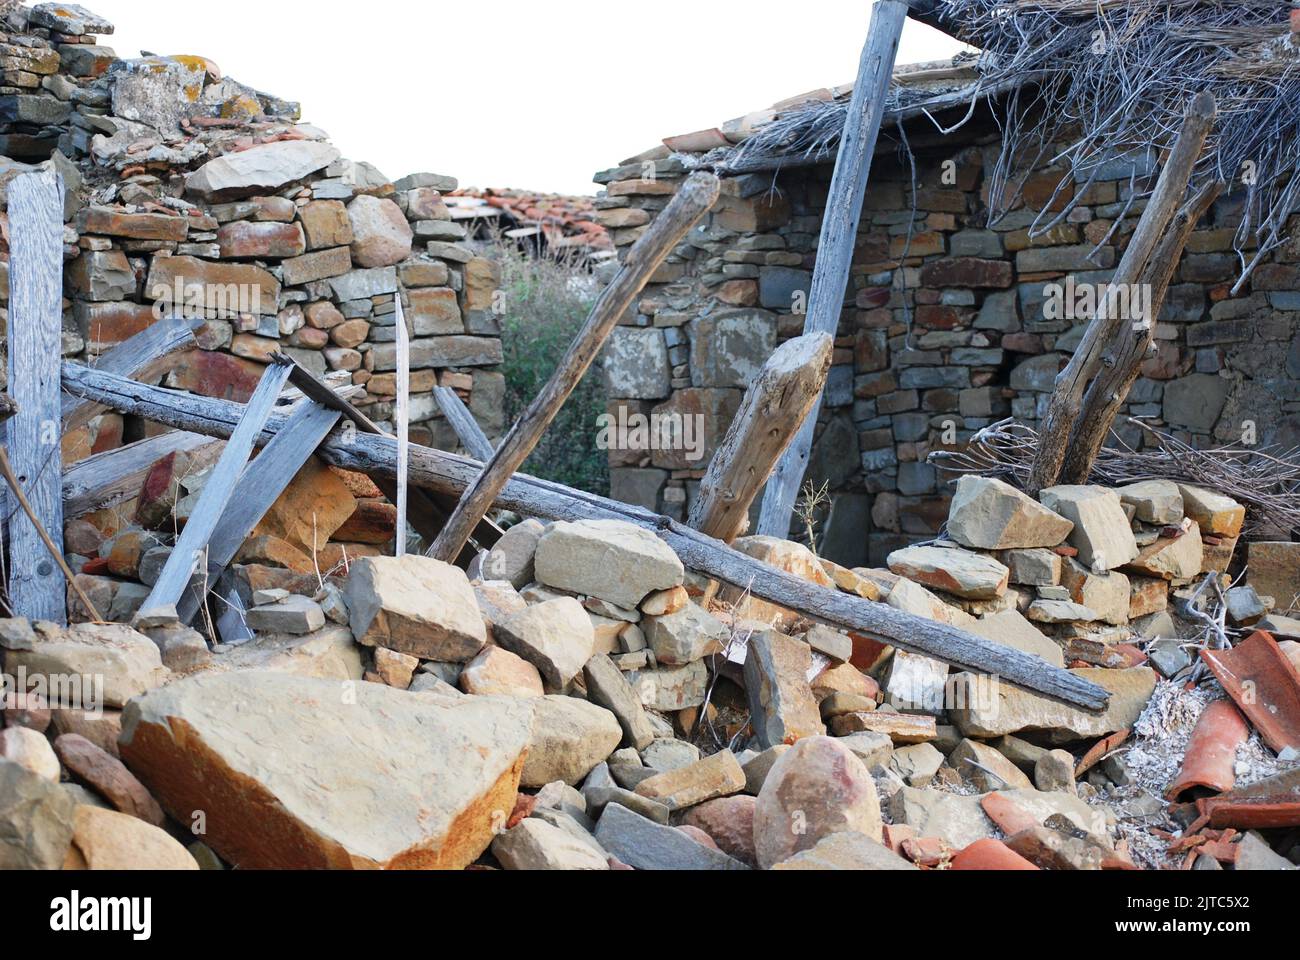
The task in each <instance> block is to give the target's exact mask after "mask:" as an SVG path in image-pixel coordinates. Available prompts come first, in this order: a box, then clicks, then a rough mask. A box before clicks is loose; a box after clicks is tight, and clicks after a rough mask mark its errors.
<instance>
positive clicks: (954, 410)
mask: <svg viewBox="0 0 1300 960" xmlns="http://www.w3.org/2000/svg"><path fill="white" fill-rule="evenodd" d="M917 132H918V133H920V130H919V128H918V131H917ZM713 133H714V134H716V136H715V137H714V138H712V139H708V138H705V139H706V140H707V142H706V143H704V144H703V146H704V148H706V149H707V148H711V147H716V146H718V145H719V142H721V143H726V140H725V139H723V137H722V134H721V133H720V132H718V131H713ZM681 139H682V138H670V140H669V141H667V143H671V144H673V145H674V146H678V148H679V149H685V150H692V149H699V147H694V146H689V145H688V146H685V147H681V146H680V145H679V143H678V141H680V140H681ZM687 139H689V138H687ZM931 139H933V138H931ZM996 141H997V133H996V128H995V127H994V125H993V124H992V122H991V120H989V119H988V117H987V114H985V115H984V119H983V120H978V119H977V120H976V121H973V122H972V123H970V124H968V125H967V126H965V127H963V128H962V129H961V130H960V131H959V132H957V133H955V134H953V135H951V136H949V137H948V138H947V139H946V140H945V141H943V142H942V143H941V144H940V145H939V146H937V147H927V148H926V149H924V150H919V149H918V152H917V154H916V181H915V189H913V181H912V172H911V168H910V165H909V163H908V161H907V158H906V157H903V158H902V159H901V160H900V158H899V156H898V155H897V152H896V151H893V150H888V151H882V152H880V153H879V154H878V155H877V157H876V160H875V163H874V166H873V168H872V172H871V182H870V186H869V188H868V193H867V198H866V203H865V210H864V214H863V220H862V226H861V230H860V235H859V238H858V246H857V250H856V253H855V256H854V261H853V270H852V286H851V289H850V290H849V291H848V296H847V298H846V308H845V310H844V312H843V314H842V317H841V321H840V326H839V330H838V334H837V338H836V341H835V348H836V349H835V355H834V366H833V367H832V370H831V374H830V379H829V382H828V384H827V390H826V402H825V405H824V407H823V409H822V411H821V415H820V421H819V428H818V435H817V442H816V446H815V447H814V451H813V457H812V464H811V467H810V470H809V478H810V479H811V480H813V481H814V482H816V483H818V484H820V483H821V482H822V481H827V482H829V484H830V489H831V491H832V492H833V493H834V498H833V504H832V506H831V508H830V517H829V522H828V523H827V524H826V526H825V533H826V543H825V544H824V545H823V548H822V549H823V552H824V553H825V554H826V555H827V556H830V557H831V558H833V559H836V560H838V561H840V562H842V563H845V564H850V565H853V564H861V563H871V564H875V565H879V564H881V563H883V562H884V559H885V557H886V556H887V555H888V554H889V553H890V552H891V551H893V550H895V549H898V548H899V547H901V546H904V545H905V544H907V543H909V542H914V541H917V540H921V539H928V538H931V537H932V536H933V535H934V534H935V532H936V531H937V530H938V529H939V527H940V525H941V524H942V523H943V521H944V518H945V517H946V516H947V515H948V504H949V501H950V499H951V489H950V487H949V486H947V485H946V484H945V482H944V478H942V477H940V476H936V472H935V470H934V468H933V467H931V466H930V465H928V464H927V463H926V457H927V455H928V454H929V453H930V452H931V451H934V450H936V449H940V448H954V447H958V446H959V445H961V444H963V443H965V442H966V441H967V440H968V439H969V438H970V436H971V435H972V434H973V432H974V431H976V430H978V429H979V428H981V427H984V426H986V425H988V424H991V423H994V422H996V421H998V420H1001V419H1003V418H1006V417H1014V418H1016V420H1018V421H1020V422H1024V423H1028V424H1030V425H1033V426H1036V425H1037V421H1038V418H1039V417H1040V416H1041V414H1042V412H1043V410H1044V409H1045V404H1046V401H1047V398H1048V395H1049V392H1050V391H1051V389H1052V386H1053V381H1054V378H1055V376H1056V374H1057V372H1058V371H1059V370H1060V369H1061V367H1062V366H1063V365H1064V362H1065V360H1066V357H1067V356H1068V354H1069V353H1070V352H1071V351H1072V350H1073V349H1074V348H1075V346H1076V345H1077V344H1078V342H1079V340H1080V337H1081V336H1082V333H1083V330H1084V327H1085V324H1086V319H1085V317H1084V315H1082V314H1081V313H1080V314H1078V315H1077V316H1073V317H1072V316H1070V315H1069V313H1070V311H1069V310H1068V307H1069V304H1070V303H1074V304H1075V305H1076V306H1077V305H1078V302H1079V301H1078V300H1077V296H1078V293H1077V291H1079V290H1080V289H1083V288H1084V286H1086V285H1089V284H1099V283H1104V282H1106V281H1107V280H1109V278H1110V276H1111V274H1112V272H1113V268H1114V267H1115V265H1116V263H1117V261H1118V259H1119V257H1120V256H1121V255H1122V252H1123V249H1124V246H1125V243H1126V242H1127V239H1128V237H1129V235H1130V234H1131V231H1132V229H1133V227H1134V226H1135V224H1136V221H1137V218H1138V216H1139V215H1140V213H1141V209H1142V204H1141V203H1136V204H1134V205H1133V208H1132V209H1131V210H1130V211H1129V216H1128V218H1127V219H1126V220H1124V222H1123V223H1122V225H1121V226H1119V227H1118V228H1117V229H1113V228H1115V224H1116V222H1117V220H1118V219H1119V217H1120V215H1121V212H1122V211H1123V210H1124V208H1125V207H1126V205H1127V204H1128V201H1129V197H1130V193H1131V188H1130V180H1131V178H1132V176H1133V175H1134V174H1136V176H1137V177H1138V178H1143V177H1145V176H1146V175H1148V174H1149V173H1151V172H1152V170H1153V169H1154V160H1153V161H1152V163H1150V164H1144V165H1141V168H1140V169H1137V170H1134V164H1133V163H1132V161H1126V162H1116V163H1114V164H1112V168H1111V169H1108V170H1106V171H1105V173H1106V176H1105V177H1104V178H1103V179H1099V180H1098V181H1096V182H1094V183H1093V184H1092V185H1091V186H1089V187H1088V188H1087V196H1086V197H1085V198H1083V200H1084V204H1083V205H1082V206H1080V207H1079V208H1078V209H1077V210H1075V211H1073V212H1072V213H1071V215H1070V216H1069V217H1068V218H1067V219H1066V220H1065V221H1064V222H1062V223H1060V224H1058V225H1056V226H1054V227H1052V228H1051V229H1050V230H1048V231H1047V232H1046V233H1045V234H1044V235H1041V236H1038V237H1036V238H1031V237H1030V236H1029V231H1028V228H1029V226H1030V223H1031V222H1032V221H1033V220H1034V219H1035V217H1036V215H1037V213H1038V212H1039V211H1040V210H1041V209H1042V208H1044V207H1050V208H1052V209H1059V205H1060V203H1061V195H1058V194H1057V193H1056V191H1057V186H1058V184H1062V183H1063V187H1062V195H1072V194H1073V193H1074V191H1082V190H1084V184H1082V183H1076V181H1075V178H1074V177H1073V176H1071V175H1070V173H1069V171H1067V170H1062V169H1035V170H1029V171H1025V172H1024V173H1023V174H1022V178H1023V184H1024V188H1023V200H1022V201H1021V202H1020V203H1019V204H1018V205H1017V206H1016V207H1015V208H1014V209H1012V210H1011V211H1010V212H1009V213H1008V214H1007V215H1006V216H1005V217H1003V218H1002V219H1001V220H1000V221H998V222H996V223H993V224H990V223H989V222H988V219H989V214H988V196H987V187H986V180H985V170H986V168H987V167H989V166H990V165H991V164H992V163H993V162H994V160H995V159H996V157H997V146H998V145H997V142H996ZM914 142H918V141H917V140H916V139H914ZM1044 152H1045V154H1046V155H1048V156H1050V155H1052V154H1053V153H1054V152H1055V151H1054V150H1052V149H1050V148H1049V149H1047V150H1045V151H1044ZM691 159H692V158H691V157H690V156H689V155H684V154H682V153H673V152H671V151H670V149H669V146H667V145H665V146H661V147H658V148H655V149H653V150H650V151H647V152H646V153H644V154H642V155H640V156H637V157H633V158H630V159H629V160H627V161H625V162H624V163H623V164H622V165H620V166H619V167H615V168H613V169H610V170H606V171H603V172H601V173H599V174H597V175H596V177H595V179H596V181H597V182H598V183H600V184H602V185H603V186H604V192H603V194H602V195H601V196H600V197H599V199H598V201H597V207H598V209H599V210H600V211H601V214H600V215H601V218H602V221H603V222H604V223H605V224H606V226H608V227H609V228H610V229H611V233H612V236H613V239H614V242H615V244H616V245H617V247H618V249H619V251H620V252H622V253H626V251H627V250H628V249H629V247H630V245H631V244H632V243H633V242H635V240H636V239H637V237H638V236H640V234H641V233H642V232H643V231H644V230H645V229H646V225H647V224H648V223H649V222H650V221H651V220H652V219H653V218H654V216H655V215H656V214H657V213H658V212H659V211H660V210H662V209H663V208H664V206H665V205H666V204H667V202H668V200H669V199H670V198H671V196H672V194H673V193H674V191H675V190H676V187H677V185H678V184H679V183H680V182H681V181H682V179H683V178H684V176H685V175H686V173H687V170H688V166H689V164H690V161H691ZM832 170H833V168H832V165H831V164H829V163H827V164H822V165H818V166H810V167H796V168H787V169H785V170H783V171H781V172H780V173H778V174H775V175H774V174H770V173H766V174H758V175H751V176H745V177H738V178H733V179H729V180H727V181H726V182H725V183H724V189H723V195H722V197H721V199H720V200H719V202H718V205H717V207H716V208H715V210H714V211H713V213H712V214H711V216H710V217H709V218H707V219H706V220H705V221H703V222H702V224H701V225H700V226H699V227H698V228H697V229H696V230H695V231H694V232H693V233H692V234H691V235H690V237H689V238H688V240H687V241H686V242H685V243H683V244H682V245H681V246H680V247H679V248H678V249H677V250H676V251H675V252H674V254H673V255H672V256H670V257H669V260H668V262H667V263H665V264H664V266H663V267H662V269H661V270H660V271H659V273H658V275H657V276H656V277H655V278H654V283H652V284H651V285H650V286H649V287H648V288H647V289H646V290H645V292H644V294H643V296H642V298H641V300H640V302H639V303H638V305H637V306H636V308H635V310H634V311H632V312H630V313H629V315H628V316H627V317H626V318H624V320H623V326H622V327H621V328H620V330H619V331H618V333H616V335H615V340H614V344H613V346H612V348H611V349H610V351H609V352H608V357H607V361H606V365H605V372H606V376H607V382H608V387H609V395H610V397H611V398H614V399H611V401H610V403H611V408H614V409H616V408H617V407H619V406H625V407H627V408H629V409H631V410H634V411H637V412H645V413H649V412H651V411H660V412H666V411H673V410H680V411H683V412H687V411H689V412H703V413H705V414H706V415H707V420H706V424H707V444H706V446H707V447H708V449H710V450H711V449H712V448H713V447H714V446H715V445H716V443H717V441H718V439H720V438H721V436H722V435H723V434H724V433H725V431H726V428H727V426H728V422H729V419H730V417H731V416H732V414H733V413H734V411H735V409H736V404H737V403H738V401H739V398H740V396H741V394H742V392H743V390H744V388H745V387H746V385H747V384H748V382H749V381H750V379H751V378H752V377H753V374H754V372H755V371H757V370H758V369H759V368H760V366H761V365H762V363H763V362H764V360H765V358H766V357H767V356H768V355H769V354H770V353H771V351H772V349H773V347H774V345H775V344H777V343H779V342H781V341H783V340H785V339H787V338H789V337H793V336H796V335H797V334H799V333H800V332H801V329H802V325H803V319H804V318H803V311H804V309H805V308H806V302H807V291H808V289H809V287H810V285H811V277H812V269H813V265H814V263H815V259H816V246H817V242H818V237H819V233H820V230H821V218H822V214H823V211H824V207H825V203H826V196H827V192H828V188H829V183H830V179H831V175H832ZM773 188H775V189H773ZM1240 211H1241V198H1240V196H1238V195H1230V196H1227V197H1226V198H1224V199H1222V200H1220V202H1219V203H1217V204H1216V205H1215V207H1214V208H1213V210H1212V211H1211V213H1210V214H1209V216H1208V217H1207V218H1206V220H1205V221H1204V222H1203V223H1201V224H1200V225H1199V226H1198V227H1197V229H1196V231H1195V232H1194V233H1193V234H1192V238H1191V242H1190V243H1189V244H1188V247H1187V253H1186V255H1185V257H1184V259H1183V261H1182V263H1181V265H1180V266H1179V269H1178V273H1177V275H1176V277H1175V280H1174V283H1173V286H1172V288H1171V290H1170V292H1169V297H1168V300H1167V302H1166V305H1165V308H1164V311H1163V313H1162V314H1161V315H1160V317H1159V318H1158V326H1157V331H1156V340H1157V345H1158V352H1157V353H1156V355H1155V356H1153V357H1152V358H1151V359H1149V360H1148V361H1147V362H1146V363H1145V365H1144V367H1143V371H1142V377H1141V379H1139V380H1138V381H1137V384H1136V385H1135V387H1134V388H1133V391H1132V393H1131V394H1130V396H1129V402H1128V404H1127V408H1126V410H1125V411H1124V412H1123V413H1121V415H1120V418H1119V419H1118V420H1117V426H1118V428H1119V430H1120V433H1121V434H1122V435H1123V437H1124V439H1125V440H1126V441H1127V442H1129V443H1131V444H1135V445H1137V446H1139V447H1140V446H1142V445H1143V444H1144V443H1146V442H1148V438H1147V437H1145V436H1144V435H1143V431H1141V430H1140V429H1138V428H1137V427H1134V426H1132V425H1130V424H1127V423H1126V417H1127V416H1135V417H1142V418H1145V419H1146V420H1147V421H1148V422H1149V423H1151V424H1152V425H1154V426H1156V427H1158V428H1160V429H1162V430H1166V431H1168V432H1169V433H1171V434H1173V435H1174V436H1176V437H1179V438H1181V439H1183V440H1186V441H1188V442H1191V443H1194V444H1203V445H1208V444H1219V443H1228V442H1246V443H1259V444H1272V443H1276V444H1280V445H1283V446H1288V447H1289V446H1293V445H1295V444H1296V443H1298V442H1300V338H1298V337H1297V323H1298V322H1300V321H1298V319H1297V318H1298V317H1300V246H1297V245H1296V243H1294V242H1292V243H1290V244H1288V245H1287V246H1285V247H1283V248H1281V249H1279V250H1277V251H1274V252H1272V253H1271V254H1270V255H1269V256H1267V257H1266V258H1265V261H1264V262H1263V263H1262V264H1261V265H1260V267H1259V268H1258V269H1257V270H1256V271H1255V273H1254V275H1253V277H1252V278H1251V280H1250V282H1249V284H1248V286H1247V287H1246V288H1245V290H1243V291H1242V293H1241V294H1240V295H1238V296H1235V297H1234V296H1232V294H1231V292H1230V291H1231V287H1232V286H1233V283H1234V282H1235V281H1236V279H1237V276H1238V267H1239V264H1238V259H1237V256H1236V254H1235V253H1234V252H1233V250H1232V239H1233V234H1234V232H1235V229H1236V227H1237V225H1238V223H1239V220H1240V216H1241V213H1240ZM1049 219H1050V218H1049ZM1052 284H1059V285H1061V287H1062V290H1061V293H1062V298H1061V300H1057V301H1053V303H1060V302H1062V300H1063V301H1064V305H1065V306H1066V307H1067V309H1066V311H1064V312H1065V315H1064V316H1058V315H1056V312H1055V311H1054V310H1052V309H1050V307H1049V306H1048V305H1047V302H1048V299H1049V296H1048V295H1049V293H1050V292H1052V291H1050V288H1049V285H1052ZM1071 284H1074V286H1071ZM706 465H707V463H706V462H702V463H699V464H693V465H692V464H685V463H681V462H676V461H674V459H673V456H672V454H670V453H668V452H664V451H654V450H644V451H635V450H634V451H626V450H625V451H618V452H616V453H613V454H611V466H612V467H613V476H612V487H613V491H614V495H615V496H617V497H622V498H625V499H628V500H631V501H634V502H638V503H641V504H644V505H646V506H649V507H652V508H656V509H659V510H661V511H663V512H665V513H668V514H672V515H675V516H679V517H680V516H682V515H683V514H684V512H685V511H686V510H687V509H688V508H689V503H690V501H691V499H692V498H693V497H694V496H695V493H696V490H697V489H698V482H699V479H700V477H701V476H702V471H703V469H704V467H705V466H706ZM868 531H869V533H868Z"/></svg>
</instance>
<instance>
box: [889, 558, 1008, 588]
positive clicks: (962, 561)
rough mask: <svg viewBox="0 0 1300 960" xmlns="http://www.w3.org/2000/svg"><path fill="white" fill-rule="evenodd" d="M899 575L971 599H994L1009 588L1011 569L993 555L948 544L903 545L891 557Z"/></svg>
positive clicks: (890, 560) (893, 570) (891, 562)
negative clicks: (932, 545)
mask: <svg viewBox="0 0 1300 960" xmlns="http://www.w3.org/2000/svg"><path fill="white" fill-rule="evenodd" d="M888 563H889V569H890V570H891V571H892V572H894V573H896V574H898V575H899V576H900V577H907V578H908V579H909V580H914V581H916V582H917V583H922V584H924V585H925V586H927V587H933V588H934V589H936V590H943V591H946V592H947V593H952V594H956V595H957V596H959V597H966V598H968V599H972V600H991V599H994V598H996V597H1000V596H1002V594H1004V593H1006V591H1007V583H1008V581H1009V579H1010V576H1011V571H1010V570H1008V569H1007V568H1006V567H1004V566H1003V565H1002V564H1000V563H998V561H996V560H994V559H993V558H992V557H989V556H985V555H984V554H980V553H972V552H971V551H969V550H962V549H959V548H948V547H927V546H917V547H904V548H903V549H902V550H895V551H894V552H893V553H891V554H890V555H889V558H888Z"/></svg>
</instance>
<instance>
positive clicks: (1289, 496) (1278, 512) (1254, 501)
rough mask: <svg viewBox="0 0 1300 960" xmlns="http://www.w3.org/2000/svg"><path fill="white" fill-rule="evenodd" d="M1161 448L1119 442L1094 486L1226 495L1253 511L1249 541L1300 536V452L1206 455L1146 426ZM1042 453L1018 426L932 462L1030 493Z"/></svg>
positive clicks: (994, 429) (996, 430) (1101, 459)
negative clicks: (1172, 487)
mask: <svg viewBox="0 0 1300 960" xmlns="http://www.w3.org/2000/svg"><path fill="white" fill-rule="evenodd" d="M1129 422H1130V423H1133V424H1136V425H1138V426H1139V427H1141V428H1142V429H1143V430H1145V431H1147V433H1148V434H1149V435H1150V437H1151V439H1152V440H1153V441H1154V444H1155V446H1154V447H1152V448H1149V449H1142V450H1136V449H1134V448H1132V447H1130V446H1129V445H1128V444H1126V443H1124V442H1123V440H1122V439H1120V438H1118V437H1116V436H1114V435H1112V439H1113V442H1114V443H1116V444H1117V445H1116V446H1113V447H1109V446H1108V447H1103V448H1102V450H1101V454H1100V455H1099V456H1098V457H1097V462H1096V463H1095V464H1094V465H1093V468H1092V474H1091V476H1090V477H1089V480H1090V481H1091V482H1092V483H1098V484H1102V485H1104V486H1110V487H1114V486H1123V485H1124V484H1129V483H1137V482H1139V481H1141V480H1174V481H1178V482H1180V483H1191V484H1195V485H1197V486H1201V487H1205V488H1207V489H1210V490H1215V491H1218V492H1219V493H1222V494H1225V495H1226V496H1229V497H1232V498H1233V499H1234V500H1237V501H1238V502H1240V503H1242V504H1245V506H1246V508H1247V509H1246V527H1245V531H1244V532H1245V534H1246V536H1247V537H1250V536H1251V535H1252V534H1255V533H1262V534H1265V535H1267V536H1276V535H1277V534H1278V533H1279V532H1291V531H1295V530H1300V449H1293V450H1279V449H1278V448H1275V447H1260V448H1249V447H1235V446H1234V447H1218V448H1215V449H1212V450H1198V449H1196V448H1195V447H1191V446H1188V445H1187V444H1186V443H1183V442H1182V441H1181V440H1178V439H1176V438H1175V437H1171V436H1169V435H1168V434H1166V433H1162V432H1160V431H1158V430H1156V429H1154V428H1152V427H1151V426H1149V425H1148V424H1145V423H1143V422H1142V421H1141V420H1135V419H1131V418H1130V420H1129ZM1037 452H1038V433H1037V431H1035V430H1034V429H1033V428H1031V427H1027V426H1025V425H1024V424H1022V423H1017V422H1015V421H1013V420H1010V419H1008V420H1002V421H1000V422H998V423H995V424H992V425H990V426H987V427H985V428H984V429H982V430H980V431H978V432H977V433H976V434H975V436H974V437H972V438H971V441H970V444H969V445H968V446H967V447H966V449H965V450H960V451H950V450H939V451H935V452H934V453H931V454H930V457H929V462H930V463H931V464H933V465H934V466H935V467H936V468H937V469H939V470H942V471H945V472H947V473H955V474H962V473H978V474H980V475H982V476H988V477H997V478H999V479H1001V480H1005V481H1006V482H1007V483H1010V484H1011V485H1012V486H1015V487H1022V488H1023V487H1024V485H1025V482H1026V481H1027V480H1028V479H1029V471H1030V468H1031V467H1032V466H1033V463H1034V456H1035V454H1037Z"/></svg>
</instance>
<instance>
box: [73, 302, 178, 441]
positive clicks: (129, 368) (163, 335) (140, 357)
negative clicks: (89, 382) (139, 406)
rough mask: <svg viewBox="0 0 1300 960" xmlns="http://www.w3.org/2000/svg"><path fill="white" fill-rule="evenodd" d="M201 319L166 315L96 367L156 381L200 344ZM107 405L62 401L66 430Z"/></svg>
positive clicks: (96, 413) (91, 417)
mask: <svg viewBox="0 0 1300 960" xmlns="http://www.w3.org/2000/svg"><path fill="white" fill-rule="evenodd" d="M202 325H203V324H202V321H195V320H186V319H184V318H182V317H165V318H163V319H162V320H159V321H158V322H156V323H153V324H151V325H149V326H148V327H146V328H145V329H143V330H141V331H140V332H139V333H137V334H136V335H135V336H133V337H130V338H128V339H126V340H123V341H122V342H121V343H119V344H118V345H117V346H115V347H114V348H113V349H112V350H109V351H108V352H107V353H105V354H103V355H102V356H101V357H99V358H98V359H97V360H96V361H95V368H96V369H98V370H106V371H108V372H109V373H116V374H118V375H119V376H122V377H129V378H130V379H132V380H146V381H153V380H155V379H157V378H159V377H161V376H162V375H163V374H165V373H167V372H168V371H169V370H171V368H172V367H173V366H175V365H176V361H177V360H178V359H179V358H180V355H181V354H183V353H185V352H187V351H189V350H193V349H195V348H197V347H198V342H197V341H196V340H195V339H194V331H195V329H197V328H200V327H202ZM103 409H104V408H103V407H101V406H99V405H98V404H94V403H86V402H85V401H83V400H77V399H75V398H73V397H65V398H64V400H63V432H64V433H71V432H72V431H73V430H76V429H78V428H79V427H84V426H85V425H86V424H87V423H89V422H90V421H91V420H93V419H94V418H95V417H96V416H98V415H99V413H100V412H101V411H102V410H103Z"/></svg>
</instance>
